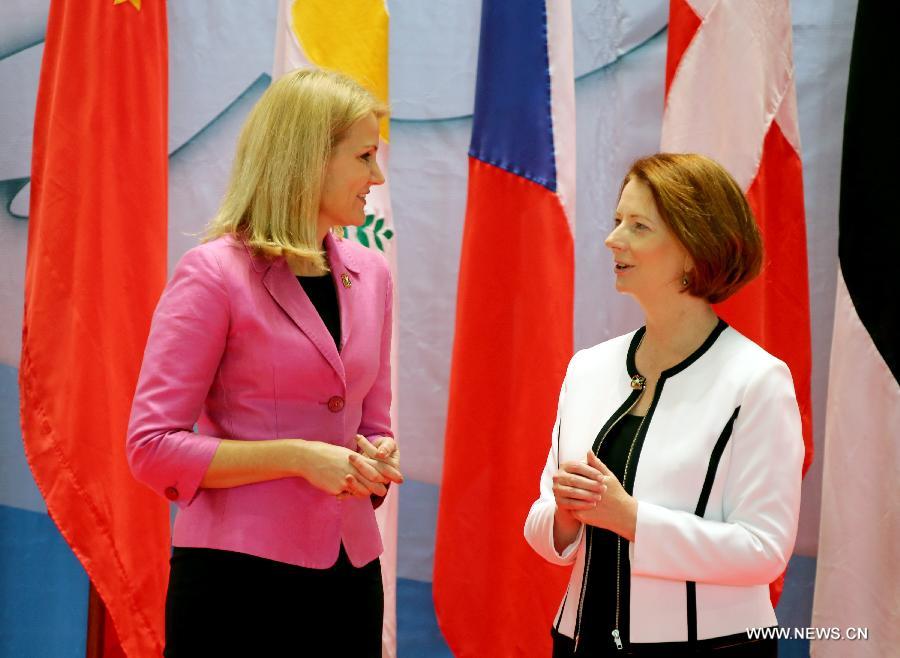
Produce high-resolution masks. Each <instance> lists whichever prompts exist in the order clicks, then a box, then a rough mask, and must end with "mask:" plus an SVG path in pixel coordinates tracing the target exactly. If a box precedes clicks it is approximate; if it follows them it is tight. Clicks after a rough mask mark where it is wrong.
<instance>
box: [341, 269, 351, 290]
mask: <svg viewBox="0 0 900 658" xmlns="http://www.w3.org/2000/svg"><path fill="white" fill-rule="evenodd" d="M341 283H343V284H344V287H345V288H349V287H350V286H352V285H353V282H352V281H350V275H349V274H347V273H346V272H344V273H343V274H341Z"/></svg>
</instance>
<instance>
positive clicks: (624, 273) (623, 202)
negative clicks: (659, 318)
mask: <svg viewBox="0 0 900 658" xmlns="http://www.w3.org/2000/svg"><path fill="white" fill-rule="evenodd" d="M606 246H607V247H608V248H609V249H610V251H612V253H613V260H615V265H614V270H615V274H616V290H618V291H619V292H624V293H628V294H630V295H634V296H635V297H636V298H638V299H639V300H648V301H649V300H651V299H654V298H657V297H659V296H661V295H666V294H668V293H671V292H680V291H681V290H682V288H683V286H682V283H681V279H682V277H683V276H684V274H685V273H686V272H688V271H689V270H690V268H691V259H690V256H689V255H688V253H687V251H686V250H685V249H684V247H683V246H682V245H681V243H680V242H679V241H678V238H676V237H675V234H674V233H672V231H671V229H669V227H668V226H667V225H666V223H665V222H664V221H663V219H662V217H661V216H660V214H659V211H658V210H657V208H656V202H655V201H654V200H653V194H652V193H651V192H650V188H649V187H648V186H647V184H646V183H644V182H643V181H640V180H637V179H635V178H631V179H630V180H629V181H628V183H626V185H625V188H624V189H623V190H622V196H621V197H620V198H619V205H618V206H617V207H616V218H615V225H614V227H613V230H612V232H611V233H610V234H609V235H608V236H607V238H606Z"/></svg>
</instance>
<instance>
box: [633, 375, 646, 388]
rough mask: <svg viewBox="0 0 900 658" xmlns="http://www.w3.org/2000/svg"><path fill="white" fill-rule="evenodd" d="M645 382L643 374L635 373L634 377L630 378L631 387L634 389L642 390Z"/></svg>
mask: <svg viewBox="0 0 900 658" xmlns="http://www.w3.org/2000/svg"><path fill="white" fill-rule="evenodd" d="M646 383H647V378H646V377H644V376H643V375H635V376H634V377H632V378H631V388H633V389H635V390H636V391H643V390H644V384H646Z"/></svg>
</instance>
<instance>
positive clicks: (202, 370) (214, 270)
mask: <svg viewBox="0 0 900 658" xmlns="http://www.w3.org/2000/svg"><path fill="white" fill-rule="evenodd" d="M228 325H229V302H228V296H227V294H226V291H225V286H224V283H223V280H222V274H221V269H220V266H219V264H218V261H217V260H216V257H215V254H214V253H213V252H212V251H211V250H209V249H203V248H202V247H200V248H195V249H192V250H191V251H189V252H187V254H185V256H184V257H183V258H182V259H181V261H180V262H179V264H178V266H177V267H176V268H175V272H174V274H173V276H172V280H171V281H170V282H169V284H168V286H166V289H165V290H164V291H163V294H162V297H161V298H160V301H159V304H158V305H157V308H156V311H155V313H154V314H153V321H152V323H151V327H150V335H149V338H148V339H147V347H146V349H145V350H144V360H143V363H142V365H141V372H140V376H139V377H138V383H137V389H136V391H135V395H134V401H133V403H132V406H131V420H130V422H129V425H128V437H127V439H126V453H127V456H128V463H129V465H130V466H131V471H132V473H133V474H134V476H135V477H136V478H137V479H138V480H140V481H141V482H143V483H144V484H146V485H148V486H149V487H150V488H152V489H153V490H155V491H157V492H158V493H160V494H162V495H164V496H165V497H166V498H168V499H169V500H172V501H174V502H175V503H176V504H178V505H179V506H181V507H184V506H186V505H188V504H189V503H190V502H191V501H192V500H193V498H194V496H195V495H196V493H197V489H198V487H199V485H200V482H201V480H202V479H203V475H204V474H205V473H206V469H207V468H208V467H209V463H210V462H211V461H212V458H213V455H214V454H215V452H216V449H217V448H218V446H219V443H220V442H221V439H219V438H216V437H212V436H207V435H204V434H199V433H195V432H194V431H193V427H194V424H195V423H196V422H197V419H198V418H199V417H200V413H201V411H202V408H203V403H204V401H205V400H206V397H207V394H208V393H209V389H210V386H211V385H212V382H213V378H214V376H215V373H216V371H217V369H218V367H219V362H220V360H221V358H222V354H223V352H224V349H225V342H226V338H227V335H228Z"/></svg>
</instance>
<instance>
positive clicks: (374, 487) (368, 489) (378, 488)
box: [355, 475, 387, 497]
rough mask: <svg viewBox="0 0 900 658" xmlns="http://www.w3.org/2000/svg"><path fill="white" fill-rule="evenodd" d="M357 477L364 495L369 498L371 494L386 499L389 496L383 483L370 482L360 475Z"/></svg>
mask: <svg viewBox="0 0 900 658" xmlns="http://www.w3.org/2000/svg"><path fill="white" fill-rule="evenodd" d="M355 477H356V480H357V481H358V482H359V483H360V486H361V487H362V489H363V491H362V495H365V496H368V495H370V494H375V495H376V496H381V497H384V496H386V495H387V487H385V486H384V485H383V484H382V483H381V482H376V481H374V480H369V479H367V478H364V477H362V476H360V475H357V476H355Z"/></svg>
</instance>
